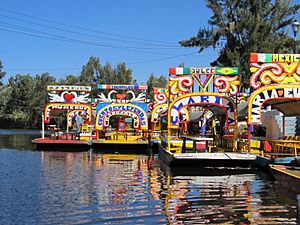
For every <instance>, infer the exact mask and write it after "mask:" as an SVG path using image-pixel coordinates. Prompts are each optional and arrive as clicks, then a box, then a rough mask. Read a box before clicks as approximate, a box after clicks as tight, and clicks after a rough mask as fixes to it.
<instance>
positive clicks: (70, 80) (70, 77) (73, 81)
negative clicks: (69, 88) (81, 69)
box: [60, 75, 79, 85]
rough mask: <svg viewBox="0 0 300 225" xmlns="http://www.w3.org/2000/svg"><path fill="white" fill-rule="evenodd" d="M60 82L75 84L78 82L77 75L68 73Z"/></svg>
mask: <svg viewBox="0 0 300 225" xmlns="http://www.w3.org/2000/svg"><path fill="white" fill-rule="evenodd" d="M60 83H61V84H64V85H77V84H78V83H79V77H78V76H75V75H68V76H67V77H66V78H65V79H62V80H61V82H60Z"/></svg>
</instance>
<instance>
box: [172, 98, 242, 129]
mask: <svg viewBox="0 0 300 225" xmlns="http://www.w3.org/2000/svg"><path fill="white" fill-rule="evenodd" d="M189 105H216V106H219V107H221V108H223V109H224V110H225V112H226V113H225V115H226V125H227V127H236V125H237V124H236V121H237V120H236V116H237V115H236V110H235V104H234V102H233V101H232V100H231V99H230V98H229V97H227V96H225V95H223V94H218V93H212V94H210V95H207V94H205V93H203V94H202V93H190V94H185V95H182V96H180V97H179V98H177V99H176V100H175V101H173V102H172V103H171V105H170V107H169V111H168V113H169V115H170V116H169V117H168V126H169V127H170V128H178V127H179V123H180V121H179V118H180V117H179V116H180V115H179V114H180V110H181V108H183V107H187V106H189Z"/></svg>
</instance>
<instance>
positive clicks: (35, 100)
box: [29, 73, 56, 128]
mask: <svg viewBox="0 0 300 225" xmlns="http://www.w3.org/2000/svg"><path fill="white" fill-rule="evenodd" d="M53 84H56V79H55V77H53V76H51V75H50V74H49V73H43V74H41V75H36V76H35V77H34V85H33V93H32V96H31V100H30V102H29V107H30V109H31V111H30V112H29V113H30V116H31V120H30V124H31V126H32V127H34V128H40V127H41V124H42V123H41V122H42V118H41V116H42V114H43V109H44V106H45V104H46V101H47V98H48V96H47V93H48V92H47V85H53Z"/></svg>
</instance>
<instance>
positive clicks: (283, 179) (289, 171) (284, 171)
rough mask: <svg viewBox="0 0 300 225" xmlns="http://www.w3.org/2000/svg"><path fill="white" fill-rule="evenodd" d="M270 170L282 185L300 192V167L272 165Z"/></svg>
mask: <svg viewBox="0 0 300 225" xmlns="http://www.w3.org/2000/svg"><path fill="white" fill-rule="evenodd" d="M270 170H271V173H272V174H273V176H274V177H275V179H276V180H278V181H279V183H280V185H281V186H283V187H285V188H288V189H289V190H292V191H294V192H296V193H297V194H300V167H289V166H281V165H280V166H279V165H270Z"/></svg>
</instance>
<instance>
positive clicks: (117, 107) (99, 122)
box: [96, 103, 148, 130]
mask: <svg viewBox="0 0 300 225" xmlns="http://www.w3.org/2000/svg"><path fill="white" fill-rule="evenodd" d="M116 111H118V112H124V113H125V112H128V116H130V115H136V116H137V117H138V120H139V124H140V129H141V130H148V117H147V113H146V112H145V110H144V109H143V108H142V107H140V106H138V105H134V104H122V103H119V104H109V105H107V106H104V107H102V108H101V109H100V110H99V111H98V112H97V115H96V129H97V130H104V127H105V118H106V117H108V116H111V115H112V113H113V112H116Z"/></svg>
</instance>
